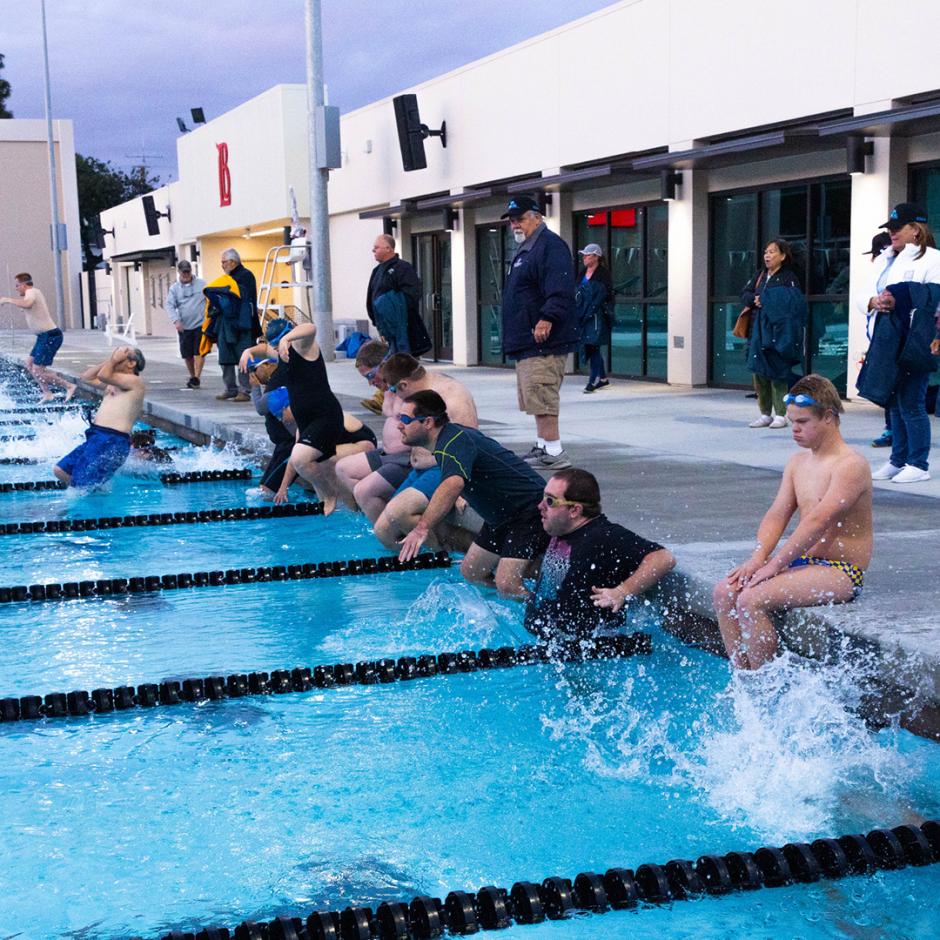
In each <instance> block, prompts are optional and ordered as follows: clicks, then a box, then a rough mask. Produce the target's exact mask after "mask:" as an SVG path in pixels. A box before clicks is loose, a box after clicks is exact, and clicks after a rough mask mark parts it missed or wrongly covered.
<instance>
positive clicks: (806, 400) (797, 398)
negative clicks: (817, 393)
mask: <svg viewBox="0 0 940 940" xmlns="http://www.w3.org/2000/svg"><path fill="white" fill-rule="evenodd" d="M783 403H784V404H785V405H796V406H797V407H799V408H812V407H816V408H824V407H825V406H824V405H820V404H819V402H818V401H816V399H815V398H813V396H812V395H804V394H803V393H802V392H801V393H800V394H799V395H791V394H789V393H787V394H786V395H784V396H783Z"/></svg>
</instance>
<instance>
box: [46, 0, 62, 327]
mask: <svg viewBox="0 0 940 940" xmlns="http://www.w3.org/2000/svg"><path fill="white" fill-rule="evenodd" d="M40 10H41V11H42V61H43V68H44V70H45V76H46V138H47V139H48V142H49V192H50V195H51V200H52V255H53V263H54V264H53V267H54V271H55V302H56V310H57V312H58V316H57V322H58V324H59V326H60V327H63V326H65V290H64V286H63V283H62V249H61V247H60V241H59V190H58V187H57V186H56V175H57V174H56V160H55V141H54V140H53V139H52V93H51V91H50V87H49V41H48V39H47V37H46V0H40Z"/></svg>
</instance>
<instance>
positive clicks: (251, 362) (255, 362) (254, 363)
mask: <svg viewBox="0 0 940 940" xmlns="http://www.w3.org/2000/svg"><path fill="white" fill-rule="evenodd" d="M266 362H277V359H272V358H271V357H270V356H262V357H261V358H260V359H254V358H249V359H248V371H249V372H254V370H255V369H257V368H258V366H263V365H264V364H265V363H266Z"/></svg>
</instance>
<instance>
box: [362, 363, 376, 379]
mask: <svg viewBox="0 0 940 940" xmlns="http://www.w3.org/2000/svg"><path fill="white" fill-rule="evenodd" d="M378 374H379V367H378V366H376V367H375V368H374V369H370V370H369V371H368V372H367V373H366V374H365V376H364V378H365V380H366V381H367V382H371V381H372V380H373V379H374V378H375V377H376V376H377V375H378Z"/></svg>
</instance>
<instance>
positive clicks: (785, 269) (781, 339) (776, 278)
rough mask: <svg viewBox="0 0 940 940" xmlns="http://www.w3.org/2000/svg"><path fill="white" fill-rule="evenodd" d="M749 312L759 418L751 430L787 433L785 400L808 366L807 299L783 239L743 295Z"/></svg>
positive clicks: (772, 245) (767, 252) (773, 243)
mask: <svg viewBox="0 0 940 940" xmlns="http://www.w3.org/2000/svg"><path fill="white" fill-rule="evenodd" d="M741 301H742V303H743V304H744V308H745V310H749V311H750V314H751V317H750V332H749V334H748V336H749V342H748V348H747V367H748V369H749V370H750V371H751V372H752V373H753V376H754V391H755V392H757V405H758V407H759V408H760V417H758V418H756V419H755V420H754V421H752V422H751V423H750V425H749V427H752V428H785V427H786V426H787V423H788V422H787V407H786V405H785V404H784V403H783V396H784V395H786V393H787V389H788V388H789V387H790V375H791V373H792V371H793V367H794V366H795V365H796V364H797V363H799V362H801V361H802V360H803V329H804V327H805V325H806V299H805V297H804V296H803V291H802V290H801V289H800V282H799V279H798V278H797V276H796V272H795V271H794V270H793V251H792V249H791V248H790V245H789V243H787V242H785V241H784V240H783V239H782V238H773V239H771V240H770V241H769V242H767V247H766V248H765V249H764V267H763V268H762V269H761V270H760V271H758V272H757V274H755V275H754V277H753V278H751V280H750V281H748V283H747V286H746V287H745V288H744V290H743V291H742V292H741Z"/></svg>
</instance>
